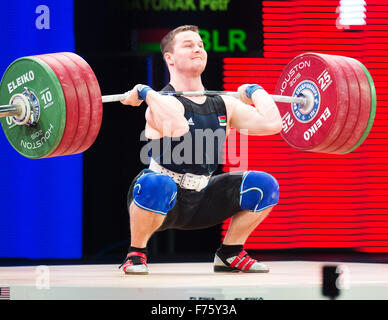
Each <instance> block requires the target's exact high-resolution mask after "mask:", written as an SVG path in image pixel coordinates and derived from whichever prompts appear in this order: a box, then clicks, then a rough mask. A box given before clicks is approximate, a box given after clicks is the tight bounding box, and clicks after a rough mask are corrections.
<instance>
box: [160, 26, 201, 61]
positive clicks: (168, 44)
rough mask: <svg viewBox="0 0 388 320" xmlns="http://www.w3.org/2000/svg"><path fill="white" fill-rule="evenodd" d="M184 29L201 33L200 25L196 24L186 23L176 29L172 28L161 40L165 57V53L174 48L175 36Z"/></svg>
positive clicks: (161, 48)
mask: <svg viewBox="0 0 388 320" xmlns="http://www.w3.org/2000/svg"><path fill="white" fill-rule="evenodd" d="M184 31H194V32H197V33H199V31H198V27H197V26H194V25H184V26H180V27H178V28H175V29H174V30H171V31H170V32H169V33H167V34H166V35H165V36H164V37H163V39H162V40H161V41H160V50H161V51H162V55H163V57H164V54H165V53H166V52H172V50H173V48H174V40H175V36H176V35H177V34H178V33H181V32H184Z"/></svg>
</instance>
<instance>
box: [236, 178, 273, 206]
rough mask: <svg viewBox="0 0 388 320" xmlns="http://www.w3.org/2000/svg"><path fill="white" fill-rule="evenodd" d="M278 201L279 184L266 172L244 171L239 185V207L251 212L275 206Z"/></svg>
mask: <svg viewBox="0 0 388 320" xmlns="http://www.w3.org/2000/svg"><path fill="white" fill-rule="evenodd" d="M278 201H279V184H278V182H277V181H276V179H275V178H274V177H273V176H271V175H270V174H268V173H265V172H260V171H247V172H245V174H244V176H243V179H242V181H241V187H240V207H241V209H242V210H249V211H253V212H258V211H262V210H264V209H267V208H269V207H273V206H275V205H276V204H277V203H278Z"/></svg>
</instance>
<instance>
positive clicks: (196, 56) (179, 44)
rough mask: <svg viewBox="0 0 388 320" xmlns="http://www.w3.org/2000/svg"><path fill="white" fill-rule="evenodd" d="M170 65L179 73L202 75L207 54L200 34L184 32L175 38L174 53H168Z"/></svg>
mask: <svg viewBox="0 0 388 320" xmlns="http://www.w3.org/2000/svg"><path fill="white" fill-rule="evenodd" d="M168 55H169V57H168V60H167V62H168V64H169V65H171V66H174V68H175V69H176V70H177V71H179V72H189V73H192V74H195V75H200V74H201V73H202V72H203V71H204V70H205V67H206V63H207V53H206V51H205V49H204V48H203V42H202V39H201V37H200V36H199V34H198V33H196V32H194V31H183V32H180V33H178V34H177V35H176V36H175V40H174V45H173V50H172V52H169V53H168Z"/></svg>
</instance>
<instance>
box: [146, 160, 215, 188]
mask: <svg viewBox="0 0 388 320" xmlns="http://www.w3.org/2000/svg"><path fill="white" fill-rule="evenodd" d="M149 169H150V170H152V171H154V172H157V173H162V174H165V175H168V176H169V177H171V178H172V179H173V180H174V181H175V183H176V184H178V185H179V186H180V187H181V188H183V189H188V190H195V191H197V192H199V191H201V190H202V189H203V188H205V187H206V186H207V184H208V183H209V180H210V177H211V176H204V175H197V174H192V173H185V174H182V173H177V172H174V171H171V170H168V169H166V168H165V167H163V166H161V165H160V164H159V163H157V162H156V161H155V160H154V159H152V158H151V162H150V166H149Z"/></svg>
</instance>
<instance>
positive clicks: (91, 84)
mask: <svg viewBox="0 0 388 320" xmlns="http://www.w3.org/2000/svg"><path fill="white" fill-rule="evenodd" d="M61 54H62V55H65V56H66V57H68V58H69V59H71V60H73V62H74V63H76V64H77V66H78V67H79V68H80V70H81V74H82V76H83V78H84V79H85V82H86V83H87V86H88V91H89V100H90V102H91V114H90V124H89V131H88V134H87V136H86V138H85V140H84V141H83V143H82V145H81V147H80V148H79V149H78V150H77V151H76V152H77V153H79V152H84V151H86V150H87V149H88V148H89V147H90V146H91V145H92V144H93V143H94V141H95V140H96V138H97V136H98V133H99V131H100V128H101V122H102V114H103V111H102V98H101V90H100V86H99V84H98V81H97V78H96V76H95V74H94V72H93V70H92V68H91V67H90V66H89V64H88V63H87V62H86V61H85V60H84V59H83V58H81V57H80V56H78V55H76V54H75V53H72V52H62V53H61Z"/></svg>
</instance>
